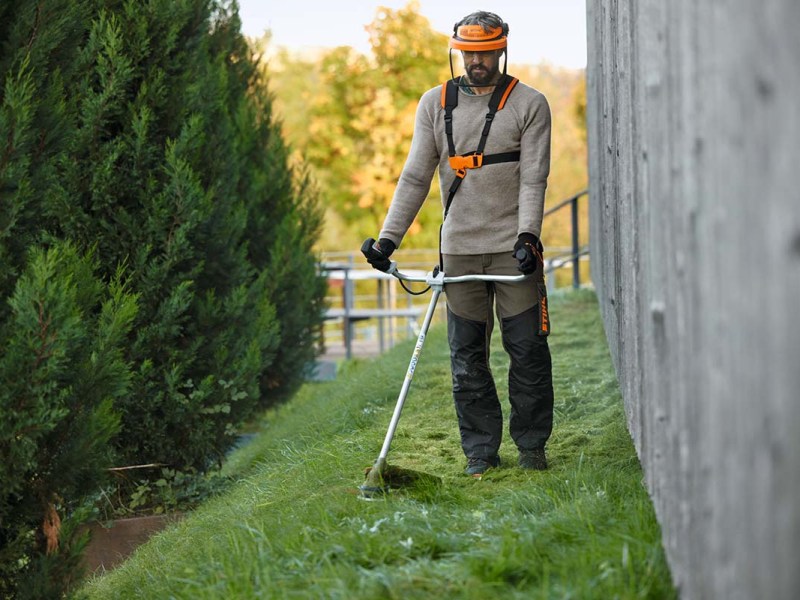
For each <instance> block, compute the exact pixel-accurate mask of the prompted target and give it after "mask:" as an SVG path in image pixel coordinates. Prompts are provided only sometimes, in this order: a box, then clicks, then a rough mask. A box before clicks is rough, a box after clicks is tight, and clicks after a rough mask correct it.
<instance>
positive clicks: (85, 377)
mask: <svg viewBox="0 0 800 600" xmlns="http://www.w3.org/2000/svg"><path fill="white" fill-rule="evenodd" d="M0 48H1V49H2V50H1V51H0V77H2V81H3V84H2V85H3V87H2V92H1V93H0V343H2V344H3V345H4V347H5V348H6V349H7V351H6V353H5V354H4V355H3V357H2V359H0V377H1V378H2V384H3V385H4V386H5V389H4V390H2V391H0V402H2V405H1V406H0V409H2V410H0V463H2V465H7V464H11V466H9V467H3V468H2V470H0V489H1V490H2V494H0V547H2V548H3V550H2V551H1V552H0V571H2V580H3V582H4V583H3V584H2V585H4V586H6V587H5V588H0V597H2V596H3V595H13V594H15V593H21V592H20V590H21V589H23V588H24V589H28V590H31V591H30V594H31V595H32V596H31V597H37V596H38V597H46V596H56V595H57V593H56V592H55V591H54V590H58V589H60V588H59V586H63V585H66V584H68V583H69V580H70V578H71V577H72V576H73V575H71V573H75V572H77V571H75V570H74V567H75V564H76V560H77V559H76V557H77V552H78V551H79V550H80V543H79V541H77V538H73V536H72V534H71V533H70V532H74V531H75V525H76V524H77V523H78V522H79V521H80V519H81V511H80V510H79V507H80V506H81V504H82V502H83V501H84V499H85V498H86V497H87V496H88V495H90V494H91V493H92V492H93V491H96V490H97V489H98V486H99V485H100V482H101V481H102V477H103V471H104V469H105V468H107V467H109V466H112V465H113V464H114V463H115V462H116V463H117V464H120V463H123V464H135V463H136V464H138V463H140V462H162V463H167V464H169V465H170V466H171V467H173V468H176V469H187V468H190V467H193V468H196V469H200V470H202V469H205V468H207V467H208V466H209V465H210V464H212V463H213V462H215V461H216V460H218V459H219V458H220V457H221V456H222V455H223V453H224V452H225V450H226V449H227V448H228V447H229V446H230V445H231V444H232V443H233V441H234V439H235V433H236V429H237V427H238V426H239V425H240V424H241V423H242V421H243V420H245V419H247V418H248V417H250V416H252V415H253V413H254V411H255V410H257V409H260V408H264V407H266V406H269V405H270V404H272V403H274V402H277V401H279V400H281V399H284V398H285V397H287V395H288V394H289V393H290V392H291V391H292V390H293V389H294V387H295V386H296V385H297V384H298V383H299V381H301V379H302V374H303V369H304V367H305V365H306V363H307V362H308V360H309V359H310V358H312V357H313V353H314V349H315V341H316V335H317V332H318V331H319V327H320V321H321V303H322V297H323V294H324V281H323V280H322V279H321V278H320V277H319V276H318V274H317V272H316V262H315V257H314V255H313V253H312V245H313V242H314V239H315V236H316V235H317V231H318V228H319V214H318V210H317V208H316V205H315V199H314V198H315V195H314V193H313V190H311V189H310V186H309V185H308V183H307V181H306V180H305V179H303V178H302V177H299V176H297V175H296V174H293V173H292V172H291V171H290V170H289V168H288V166H287V149H286V147H285V145H284V143H283V141H282V140H281V138H280V135H279V133H278V129H277V127H276V125H275V123H273V121H272V117H271V110H270V107H271V99H270V98H269V97H268V96H266V95H265V93H264V92H263V91H261V90H263V86H260V85H257V84H258V83H259V82H258V78H259V77H261V75H260V74H259V70H258V69H257V68H256V65H255V63H254V60H253V56H252V54H251V51H250V50H249V48H248V46H247V44H246V42H245V40H244V38H243V37H242V35H241V33H240V23H239V20H238V16H237V13H236V5H235V3H233V2H208V1H207V0H184V1H182V2H174V1H171V0H152V1H150V2H147V3H141V2H138V1H134V0H124V1H122V2H119V1H111V0H72V1H67V0H49V1H48V2H39V1H35V0H18V1H17V2H14V3H3V4H2V5H0ZM48 336H53V337H52V339H51V337H48ZM37 344H39V346H37ZM51 346H52V348H53V353H51V352H50V347H51ZM43 348H44V349H43ZM37 352H38V354H37ZM112 436H113V437H112ZM109 440H111V442H110V443H111V444H112V447H113V451H112V450H111V449H110V447H109ZM114 457H115V458H114ZM54 515H55V516H54ZM56 517H57V518H56ZM58 521H60V522H61V524H62V527H61V530H60V531H61V535H57V532H58V527H57V523H58ZM43 523H49V525H48V526H46V527H45V526H43ZM54 540H57V541H58V544H59V546H58V550H57V551H53V549H52V544H53V543H55V542H54ZM48 543H49V544H50V547H49V546H48ZM21 565H22V566H21ZM21 581H25V585H24V586H20V585H21V584H20V583H19V582H21Z"/></svg>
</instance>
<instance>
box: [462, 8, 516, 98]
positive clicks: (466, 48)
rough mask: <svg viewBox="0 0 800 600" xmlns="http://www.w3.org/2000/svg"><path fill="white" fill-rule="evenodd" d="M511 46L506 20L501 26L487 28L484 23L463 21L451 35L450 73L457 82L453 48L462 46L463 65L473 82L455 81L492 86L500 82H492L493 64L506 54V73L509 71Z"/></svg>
mask: <svg viewBox="0 0 800 600" xmlns="http://www.w3.org/2000/svg"><path fill="white" fill-rule="evenodd" d="M507 47H508V25H506V24H505V23H503V25H502V27H495V28H493V29H491V30H489V31H488V32H486V31H484V29H483V27H482V26H481V25H461V26H460V27H457V28H455V30H454V32H453V37H452V38H450V48H449V51H448V54H449V59H450V76H451V77H452V79H453V81H454V82H456V76H455V72H454V70H453V50H460V51H461V53H462V56H463V59H464V67H465V70H466V71H467V76H468V78H469V79H470V81H471V83H469V84H468V83H461V82H456V84H457V85H459V86H461V87H473V86H475V85H477V86H480V87H493V86H495V85H497V82H496V81H495V82H493V83H491V82H489V81H488V80H489V79H491V78H493V75H494V73H496V72H499V69H497V70H496V71H492V68H491V67H492V65H494V66H495V67H496V66H497V64H498V63H499V61H500V58H501V55H502V57H503V59H504V60H503V75H505V74H506V68H507V66H508V57H507V54H506V52H507Z"/></svg>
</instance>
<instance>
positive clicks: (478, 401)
mask: <svg viewBox="0 0 800 600" xmlns="http://www.w3.org/2000/svg"><path fill="white" fill-rule="evenodd" d="M443 261H444V272H445V274H446V275H448V276H459V275H473V274H484V275H519V274H520V272H519V270H518V269H517V265H518V262H517V260H516V259H515V258H514V257H513V256H512V254H511V252H502V253H498V254H477V255H447V254H445V255H444V256H443ZM444 290H445V294H446V297H447V332H448V339H449V342H450V364H451V371H452V376H453V399H454V401H455V408H456V414H457V416H458V426H459V429H460V432H461V447H462V448H463V450H464V454H465V455H466V456H467V457H468V458H492V457H494V456H497V452H498V450H499V448H500V441H501V438H502V433H503V413H502V409H501V406H500V402H499V400H498V397H497V389H496V387H495V382H494V378H493V377H492V371H491V368H490V366H489V344H490V341H491V336H492V329H493V328H494V308H495V307H496V309H497V317H498V319H499V321H500V326H501V333H502V336H503V348H504V349H505V351H506V352H507V353H508V355H509V357H510V359H511V361H510V367H509V372H508V396H509V401H510V404H511V416H510V419H509V432H510V434H511V438H512V439H513V440H514V443H515V444H516V445H517V447H518V448H519V449H520V450H523V451H524V450H534V449H538V448H544V445H545V443H546V442H547V440H548V438H549V437H550V433H551V431H552V429H553V375H552V363H551V359H550V349H549V347H548V344H547V337H546V334H547V333H548V332H549V319H545V320H544V321H543V320H542V315H541V307H542V306H544V307H545V308H546V302H545V303H540V296H541V297H544V296H545V294H546V291H545V288H544V276H543V273H542V265H539V268H538V270H537V271H536V273H534V276H533V277H532V278H530V279H528V280H526V281H524V282H522V283H499V282H492V283H488V282H481V281H476V282H466V283H453V284H446V285H445V288H444ZM542 322H546V323H547V330H548V331H541V330H540V329H541V327H540V326H541V323H542Z"/></svg>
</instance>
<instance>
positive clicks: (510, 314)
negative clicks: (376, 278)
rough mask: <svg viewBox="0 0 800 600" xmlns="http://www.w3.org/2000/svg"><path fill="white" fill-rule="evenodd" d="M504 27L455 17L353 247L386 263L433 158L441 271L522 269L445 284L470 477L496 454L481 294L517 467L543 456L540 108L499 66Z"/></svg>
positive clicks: (543, 114) (549, 418)
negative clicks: (446, 69) (394, 166)
mask: <svg viewBox="0 0 800 600" xmlns="http://www.w3.org/2000/svg"><path fill="white" fill-rule="evenodd" d="M507 34H508V26H507V25H506V24H505V23H504V22H503V21H502V19H500V17H498V16H497V15H495V14H493V13H489V12H483V11H480V12H475V13H472V14H470V15H468V16H466V17H464V18H463V19H462V20H461V21H459V22H458V23H456V25H455V27H454V35H453V38H452V39H451V40H450V47H451V49H456V50H460V51H461V55H462V58H463V61H464V69H465V71H466V74H465V75H464V76H462V77H460V78H455V77H454V78H453V80H452V81H451V82H447V83H446V84H445V85H443V86H437V87H436V88H433V89H432V90H429V91H428V92H426V93H425V94H424V95H423V96H422V98H421V100H420V103H419V107H418V109H417V114H416V121H415V126H414V136H413V139H412V143H411V150H410V153H409V156H408V160H407V161H406V164H405V167H404V168H403V172H402V174H401V175H400V180H399V181H398V185H397V188H396V190H395V194H394V197H393V199H392V203H391V206H390V207H389V211H388V214H387V216H386V219H385V221H384V224H383V228H382V230H381V232H380V234H379V236H378V238H379V239H378V242H377V243H373V242H374V240H372V239H370V240H367V242H365V244H364V246H363V247H362V252H364V255H365V256H366V258H367V260H368V261H369V263H370V264H371V265H372V266H373V267H375V268H377V269H380V270H384V271H385V270H387V269H388V268H389V264H390V261H389V256H391V254H392V252H393V251H394V250H395V248H397V247H398V246H399V245H400V243H401V242H402V240H403V236H404V235H405V233H406V231H407V230H408V228H409V227H410V225H411V223H412V222H413V220H414V218H415V216H416V215H417V213H418V211H419V209H420V207H421V206H422V203H423V201H424V200H425V197H426V196H427V194H428V191H429V189H430V184H431V179H432V177H433V173H434V171H435V169H436V167H439V178H440V183H441V189H442V200H443V204H444V208H445V210H444V222H443V226H442V230H441V235H440V237H441V243H440V252H441V262H442V266H443V268H444V272H445V273H446V274H447V275H449V276H458V275H467V274H488V275H516V274H519V271H522V272H523V273H528V274H532V277H531V278H529V279H528V280H526V281H525V282H523V283H492V284H487V283H484V282H469V283H458V284H447V285H446V286H445V293H446V297H447V327H448V339H449V342H450V356H451V370H452V378H453V398H454V400H455V407H456V414H457V416H458V424H459V429H460V432H461V445H462V448H463V450H464V454H465V455H466V457H467V459H468V464H467V467H466V472H467V474H469V475H472V476H474V477H480V476H481V475H483V473H485V472H486V470H487V469H489V468H491V467H497V466H499V465H500V458H499V456H498V450H499V448H500V440H501V436H502V429H503V416H502V411H501V406H500V403H499V401H498V397H497V391H496V388H495V384H494V380H493V378H492V373H491V370H490V367H489V341H490V337H491V333H492V328H493V325H494V315H493V305H494V306H496V309H497V314H498V317H499V319H500V325H501V330H502V336H503V347H504V348H505V350H506V352H507V353H508V354H509V356H510V359H511V364H510V369H509V378H508V380H509V400H510V403H511V416H510V423H509V430H510V433H511V436H512V439H513V440H514V442H515V444H516V445H517V448H518V449H519V464H520V466H521V467H523V468H528V469H538V470H543V469H546V468H547V460H546V456H545V452H544V447H545V443H546V442H547V439H548V438H549V436H550V433H551V430H552V422H553V385H552V369H551V361H550V351H549V348H548V345H547V337H546V335H547V334H548V333H549V321H548V319H547V311H546V308H547V305H546V292H545V287H544V275H543V262H542V255H541V251H542V247H541V244H540V243H539V236H540V233H541V226H542V217H543V208H544V194H545V188H546V187H547V176H548V174H549V172H550V109H549V106H548V104H547V100H546V99H545V97H544V96H543V95H542V94H541V93H540V92H538V91H536V90H534V89H533V88H531V87H528V86H526V85H524V84H522V83H517V81H516V80H515V79H513V78H511V77H509V76H508V75H506V74H505V73H501V72H500V69H499V65H500V60H501V58H503V55H504V54H505V51H506V44H507ZM451 70H452V50H451ZM504 70H505V69H504Z"/></svg>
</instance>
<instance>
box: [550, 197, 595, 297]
mask: <svg viewBox="0 0 800 600" xmlns="http://www.w3.org/2000/svg"><path fill="white" fill-rule="evenodd" d="M588 195H589V190H588V189H585V190H582V191H580V192H578V193H577V194H575V195H574V196H570V197H569V198H567V199H566V200H562V201H561V202H559V203H558V204H556V205H555V206H554V207H552V208H549V209H547V210H546V211H544V218H547V217H548V216H550V215H552V214H554V213H556V212H558V211H560V210H561V209H563V208H564V207H566V206H569V207H570V213H571V214H570V218H571V221H572V228H571V229H572V235H571V238H572V247H571V251H570V252H569V253H567V254H559V255H556V256H551V257H549V259H548V261H549V262H550V266H549V267H548V268H547V269H545V274H546V275H549V274H550V273H554V272H555V271H557V270H558V269H561V268H563V267H565V266H567V265H569V264H572V287H573V288H575V289H578V288H579V287H581V272H580V258H581V256H588V255H589V247H588V246H583V247H581V245H580V241H579V240H580V237H579V233H580V232H579V230H578V200H580V199H581V198H582V197H583V196H588Z"/></svg>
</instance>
